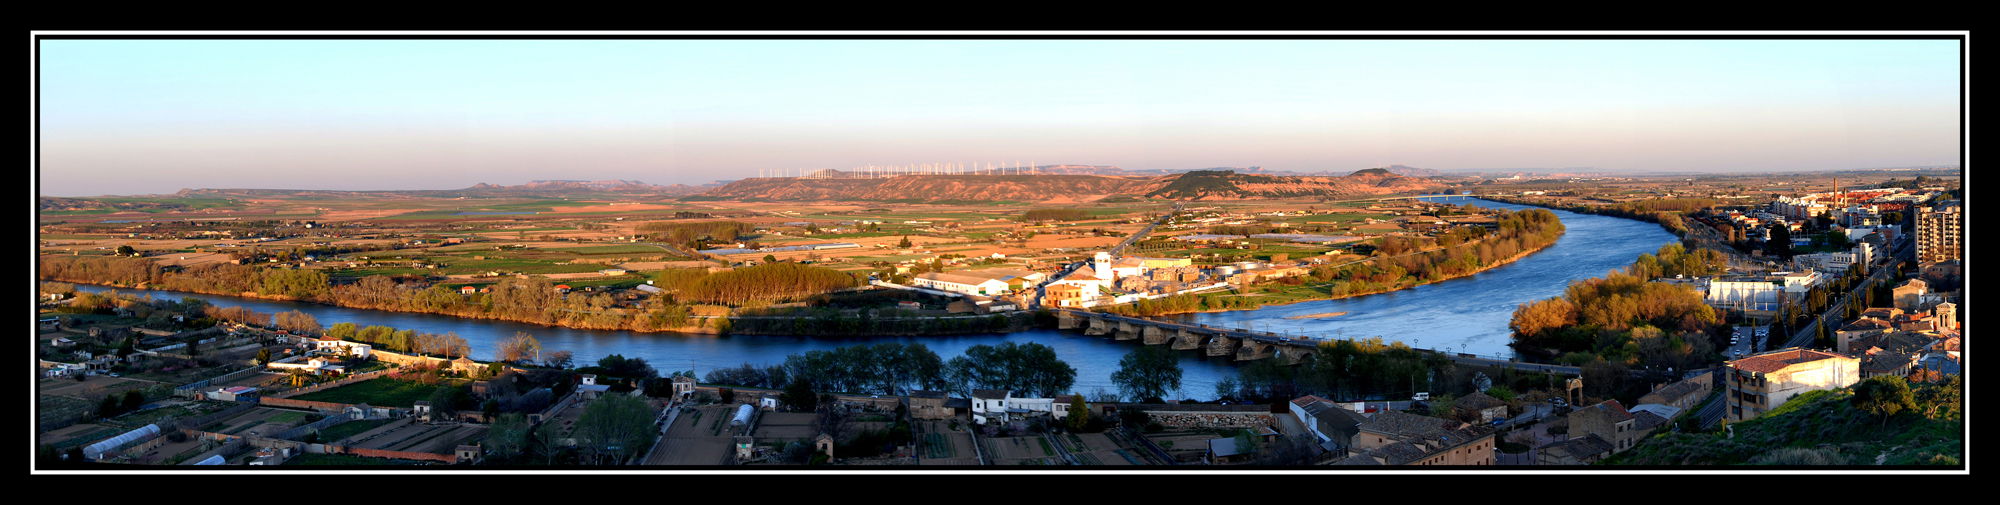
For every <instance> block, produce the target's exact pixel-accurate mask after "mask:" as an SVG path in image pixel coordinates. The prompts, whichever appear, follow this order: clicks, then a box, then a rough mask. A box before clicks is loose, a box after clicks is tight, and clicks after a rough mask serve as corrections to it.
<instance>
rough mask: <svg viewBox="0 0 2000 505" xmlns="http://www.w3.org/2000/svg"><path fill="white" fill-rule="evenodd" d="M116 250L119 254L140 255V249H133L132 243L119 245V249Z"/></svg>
mask: <svg viewBox="0 0 2000 505" xmlns="http://www.w3.org/2000/svg"><path fill="white" fill-rule="evenodd" d="M116 252H117V253H118V255H119V256H138V255H139V251H138V250H135V249H132V246H130V245H121V246H118V250H117V251H116Z"/></svg>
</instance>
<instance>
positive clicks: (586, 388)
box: [576, 374, 611, 400]
mask: <svg viewBox="0 0 2000 505" xmlns="http://www.w3.org/2000/svg"><path fill="white" fill-rule="evenodd" d="M609 391H611V386H610V385H606V384H598V383H597V374H583V384H578V385H577V386H576V395H577V397H578V398H582V399H585V400H595V399H597V398H598V397H600V396H604V393H606V392H609Z"/></svg>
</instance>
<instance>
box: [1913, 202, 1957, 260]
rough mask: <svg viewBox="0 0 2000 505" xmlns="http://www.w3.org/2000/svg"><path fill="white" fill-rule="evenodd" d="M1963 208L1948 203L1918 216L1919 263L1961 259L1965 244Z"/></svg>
mask: <svg viewBox="0 0 2000 505" xmlns="http://www.w3.org/2000/svg"><path fill="white" fill-rule="evenodd" d="M1963 219H1964V218H1963V215H1962V211H1961V206H1960V205H1959V204H1958V202H1947V203H1944V204H1940V205H1938V206H1936V207H1932V208H1929V209H1925V210H1924V211H1923V212H1920V213H1918V214H1917V262H1918V263H1932V262H1938V261H1947V260H1955V259H1959V258H1961V257H1963V256H1962V254H1963V253H1962V252H1961V249H1962V248H1963V247H1964V244H1963V243H1961V242H1960V241H1959V237H1961V236H1962V232H1961V231H1960V226H1961V225H1962V224H1963Z"/></svg>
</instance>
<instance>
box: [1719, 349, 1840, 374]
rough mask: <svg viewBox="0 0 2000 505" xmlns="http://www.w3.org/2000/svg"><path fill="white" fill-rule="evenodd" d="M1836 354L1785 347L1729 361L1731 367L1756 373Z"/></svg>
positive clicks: (1827, 357) (1774, 370) (1834, 356)
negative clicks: (1784, 348)
mask: <svg viewBox="0 0 2000 505" xmlns="http://www.w3.org/2000/svg"><path fill="white" fill-rule="evenodd" d="M1839 357H1842V356H1841V355H1838V354H1833V353H1825V352H1819V351H1814V350H1809V349H1786V350H1781V351H1772V352H1767V353H1764V354H1758V355H1755V356H1750V357H1747V358H1743V359H1739V360H1736V361H1731V362H1729V366H1730V367H1731V368H1735V369H1737V370H1743V371H1748V372H1756V373H1771V372H1776V371H1779V370H1783V369H1785V367H1789V366H1792V365H1796V364H1800V363H1811V362H1814V361H1819V360H1823V359H1830V358H1839Z"/></svg>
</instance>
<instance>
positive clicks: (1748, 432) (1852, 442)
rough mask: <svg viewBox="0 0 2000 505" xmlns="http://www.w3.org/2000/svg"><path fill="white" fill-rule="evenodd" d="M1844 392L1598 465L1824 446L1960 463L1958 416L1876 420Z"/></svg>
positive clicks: (1869, 457)
mask: <svg viewBox="0 0 2000 505" xmlns="http://www.w3.org/2000/svg"><path fill="white" fill-rule="evenodd" d="M1852 396H1853V395H1852V394H1851V393H1850V392H1849V391H1848V390H1845V389H1839V390H1830V391H1814V392H1810V393H1806V394H1802V395H1799V396H1797V397H1795V398H1793V399H1792V400H1791V401H1789V402H1786V403H1785V404H1784V405H1782V406H1779V407H1778V408H1777V409H1774V410H1772V411H1771V412H1770V413H1767V414H1765V415H1763V416H1760V417H1758V418H1757V419H1752V420H1749V421H1744V422H1741V423H1736V424H1735V425H1734V426H1735V431H1736V436H1735V438H1730V437H1729V436H1728V435H1727V434H1724V433H1721V432H1716V433H1693V434H1690V433H1667V434H1662V435H1658V436H1654V437H1651V438H1648V439H1646V440H1645V441H1644V442H1643V443H1641V444H1639V445H1638V446H1637V447H1634V448H1633V449H1632V450H1631V451H1629V452H1626V453H1624V454H1620V455H1618V456H1616V457H1614V458H1611V459H1609V460H1606V461H1605V462H1604V463H1603V464H1611V465H1741V464H1750V463H1751V461H1752V460H1753V459H1755V458H1756V457H1758V456H1762V455H1764V454H1766V453H1769V452H1771V451H1774V450H1778V449H1783V448H1806V449H1812V448H1832V449H1834V450H1836V451H1838V452H1839V454H1840V455H1841V456H1843V457H1845V458H1846V459H1847V460H1848V461H1847V462H1848V464H1855V465H1873V464H1875V462H1876V460H1877V457H1878V456H1882V455H1884V453H1886V457H1883V458H1882V464H1885V465H1918V464H1926V463H1929V462H1930V460H1931V458H1932V457H1933V456H1934V455H1938V454H1944V455H1947V456H1950V457H1953V458H1959V459H1961V460H1962V458H1963V454H1962V453H1961V445H1960V444H1961V437H1960V433H1961V432H1962V424H1961V423H1962V418H1960V417H1959V416H1956V415H1951V416H1939V417H1938V418H1936V419H1933V418H1927V417H1925V416H1924V415H1922V414H1919V413H1908V412H1905V413H1901V414H1897V415H1896V416H1894V417H1891V418H1890V419H1889V422H1888V426H1887V427H1884V426H1883V423H1882V419H1881V418H1880V417H1877V416H1875V415H1873V414H1869V413H1866V412H1862V411H1861V410H1859V409H1856V408H1854V406H1853V404H1852V403H1850V398H1851V397H1852Z"/></svg>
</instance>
